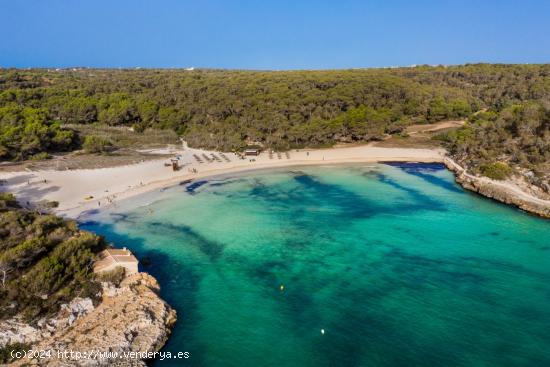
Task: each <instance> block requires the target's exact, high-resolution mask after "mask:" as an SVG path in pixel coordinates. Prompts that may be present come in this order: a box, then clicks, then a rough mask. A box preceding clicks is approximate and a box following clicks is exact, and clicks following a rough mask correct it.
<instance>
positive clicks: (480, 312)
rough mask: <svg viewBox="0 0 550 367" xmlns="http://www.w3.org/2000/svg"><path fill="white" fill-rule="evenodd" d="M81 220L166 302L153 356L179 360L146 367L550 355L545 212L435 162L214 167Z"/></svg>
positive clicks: (543, 360) (490, 360)
mask: <svg viewBox="0 0 550 367" xmlns="http://www.w3.org/2000/svg"><path fill="white" fill-rule="evenodd" d="M82 227H83V228H84V229H87V230H90V231H93V232H96V233H98V234H101V235H104V236H105V237H106V238H107V239H108V240H109V241H111V242H113V243H114V244H115V245H116V246H117V247H123V246H126V247H128V248H130V249H131V250H132V251H134V253H136V255H137V256H138V258H139V259H140V260H142V263H143V264H147V266H143V267H142V270H143V271H147V272H149V273H151V274H152V275H153V276H154V277H156V278H157V280H158V281H159V283H160V285H161V287H162V297H163V298H164V299H165V300H166V301H167V302H168V303H169V304H170V305H172V306H173V307H174V308H175V309H176V310H177V312H178V322H177V324H176V326H175V328H174V330H173V333H172V335H171V338H170V340H169V341H168V343H167V345H166V347H165V348H164V349H163V351H170V352H172V353H177V352H185V351H187V352H189V353H190V355H191V357H190V358H189V359H187V360H184V361H182V360H167V359H165V360H162V361H161V360H157V361H153V365H155V366H179V365H182V364H183V365H189V366H499V367H500V366H545V365H550V348H548V346H549V345H550V327H549V326H550V307H549V306H548V305H549V304H550V235H549V234H550V221H547V220H543V219H539V218H536V217H533V216H530V215H528V214H526V213H523V212H521V211H519V210H517V209H515V208H513V207H509V206H505V205H502V204H499V203H496V202H493V201H491V200H488V199H485V198H482V197H480V196H477V195H474V194H471V193H468V192H465V191H464V190H462V189H461V188H460V187H459V186H458V185H456V184H455V183H454V178H453V176H452V174H451V173H450V172H448V171H447V170H445V169H444V168H443V166H441V165H433V164H429V165H426V164H360V165H345V166H327V167H323V166H315V167H299V168H296V167H293V168H292V169H277V170H269V171H254V172H247V173H245V174H241V175H233V176H225V177H216V178H213V179H207V180H204V181H201V182H200V184H193V183H191V184H190V185H187V186H175V187H172V188H169V189H166V190H163V191H162V192H154V193H149V194H144V195H142V196H141V197H139V198H133V199H130V200H127V201H125V202H122V203H120V204H119V205H118V206H117V208H109V209H106V210H102V211H100V212H98V213H95V214H93V215H91V216H90V217H89V218H87V221H86V222H84V223H83V224H82ZM144 260H146V261H144ZM281 285H282V286H283V289H281ZM321 329H323V330H324V331H325V333H324V334H322V333H321Z"/></svg>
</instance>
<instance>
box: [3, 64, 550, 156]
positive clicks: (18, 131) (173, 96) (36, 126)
mask: <svg viewBox="0 0 550 367" xmlns="http://www.w3.org/2000/svg"><path fill="white" fill-rule="evenodd" d="M549 101H550V65H488V64H478V65H464V66H451V67H444V66H439V67H429V66H419V67H412V68H393V69H356V70H355V69H354V70H330V71H283V72H270V71H238V70H233V71H229V70H193V71H187V70H169V69H162V70H154V69H150V70H144V69H136V70H130V69H122V70H115V69H62V70H46V69H31V70H18V69H2V70H0V124H1V125H0V127H1V135H0V156H1V157H0V159H1V158H4V159H20V158H27V157H32V156H35V155H36V154H37V153H39V152H43V151H56V150H63V149H72V148H74V147H75V146H76V145H77V144H76V143H78V142H83V141H84V139H76V136H75V134H74V133H73V132H72V131H70V130H68V129H64V128H63V124H73V126H74V124H103V125H109V126H127V127H133V128H134V131H136V132H138V133H139V132H144V131H146V129H148V128H154V129H172V130H174V131H176V132H177V133H178V134H180V135H181V136H183V137H184V138H185V139H186V140H187V141H188V142H189V144H190V145H191V146H197V147H207V148H215V149H224V150H231V149H239V148H242V147H243V146H244V145H246V143H247V142H250V141H254V142H260V143H262V144H264V145H265V146H268V147H272V148H276V149H288V148H291V147H302V146H325V145H331V144H334V143H337V142H351V141H368V140H373V139H380V138H381V137H383V136H384V135H385V134H393V133H398V132H400V131H401V129H402V128H403V127H404V126H407V125H409V124H412V123H424V122H436V121H441V120H446V119H458V118H468V117H471V116H472V115H473V114H474V113H475V112H476V111H479V110H483V111H487V112H486V113H483V114H478V115H475V116H473V117H472V119H471V122H470V124H469V125H468V127H466V128H464V129H463V130H462V131H461V132H459V133H458V135H457V136H454V137H453V136H450V137H447V138H446V139H447V140H448V141H449V143H450V144H451V145H452V150H453V152H454V154H457V155H464V154H474V155H475V157H474V158H475V159H474V160H479V161H480V162H481V161H487V160H490V159H495V158H496V157H497V156H502V155H510V156H511V158H510V160H511V162H518V163H521V164H534V165H540V163H541V162H542V161H545V160H548V157H547V151H548V149H547V148H548V136H547V122H546V120H547V119H546V117H544V116H545V112H544V111H547V109H545V108H546V107H545V106H547V104H548V103H549ZM145 133H146V132H145ZM497 136H498V137H497ZM472 139H473V140H472ZM479 139H481V140H479ZM506 139H512V140H513V144H507V143H506V142H505V140H506ZM472 141H479V142H482V144H480V146H479V147H474V145H475V144H473V143H472ZM462 144H464V145H462Z"/></svg>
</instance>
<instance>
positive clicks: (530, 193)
mask: <svg viewBox="0 0 550 367" xmlns="http://www.w3.org/2000/svg"><path fill="white" fill-rule="evenodd" d="M444 163H445V165H446V166H447V168H448V169H449V170H451V171H453V172H454V173H455V177H456V181H457V182H458V183H459V184H460V185H461V186H462V187H464V188H465V189H467V190H470V191H474V192H477V193H479V194H481V195H483V196H486V197H489V198H492V199H495V200H497V201H500V202H502V203H505V204H510V205H515V206H517V207H518V208H520V209H522V210H525V211H527V212H529V213H533V214H536V215H539V216H541V217H543V218H550V200H548V199H547V197H546V194H544V193H542V192H540V190H537V188H536V187H533V186H531V187H523V186H525V184H524V183H522V182H519V180H518V181H515V182H514V181H507V182H500V181H495V180H491V179H489V178H487V177H478V176H473V175H471V174H469V173H468V172H467V171H466V170H465V169H464V168H463V167H461V166H460V165H459V164H457V163H456V162H455V161H453V160H452V159H450V158H448V157H447V158H445V160H444Z"/></svg>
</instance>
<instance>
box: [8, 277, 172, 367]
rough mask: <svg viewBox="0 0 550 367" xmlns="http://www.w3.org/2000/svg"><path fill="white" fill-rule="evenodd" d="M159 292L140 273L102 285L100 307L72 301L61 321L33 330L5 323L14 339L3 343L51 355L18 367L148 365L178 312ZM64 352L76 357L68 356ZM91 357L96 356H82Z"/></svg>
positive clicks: (17, 323) (18, 323)
mask: <svg viewBox="0 0 550 367" xmlns="http://www.w3.org/2000/svg"><path fill="white" fill-rule="evenodd" d="M158 292H159V285H158V283H157V281H156V280H155V278H153V277H152V276H150V275H149V274H146V273H137V274H134V275H131V276H129V277H127V278H126V279H124V280H123V281H122V282H121V284H120V286H118V287H115V286H113V285H112V284H110V283H103V294H102V301H101V302H100V303H99V305H97V307H94V306H93V304H92V303H91V300H89V299H74V300H73V301H72V302H71V303H70V304H68V305H64V306H63V307H62V308H61V310H60V311H59V313H58V315H57V317H55V318H53V319H50V320H47V321H46V320H41V321H40V322H39V323H38V325H36V326H35V327H31V326H29V325H25V324H24V323H22V322H21V321H18V320H16V321H14V320H11V321H10V322H12V324H9V323H7V322H4V323H2V325H0V334H5V335H6V338H5V339H11V340H4V345H5V344H12V343H14V342H23V343H28V344H31V345H32V349H33V350H40V351H51V353H49V354H48V355H47V356H46V357H45V358H35V359H20V360H17V361H15V362H14V363H13V364H14V365H28V364H31V365H40V366H75V365H83V366H113V365H116V366H141V365H143V366H144V365H145V363H144V362H143V360H142V359H141V357H142V356H144V355H145V353H152V352H157V351H159V350H160V349H161V348H162V346H163V345H164V343H165V342H166V340H167V339H168V336H169V334H170V329H171V327H172V325H173V324H174V323H175V321H176V312H175V311H174V310H173V309H172V308H171V307H170V306H169V305H168V304H167V303H166V302H164V301H163V300H162V299H161V298H160V297H159V296H158ZM8 329H9V330H11V331H10V332H9V333H7V332H6V333H4V331H7V330H8ZM7 335H9V336H10V337H9V338H8V337H7ZM6 341H7V343H6ZM64 351H69V352H70V351H73V354H72V356H71V355H68V354H65V355H64V354H63V353H64ZM88 352H93V354H89V355H86V356H85V355H84V354H83V353H88ZM128 352H137V353H136V354H133V355H131V356H130V355H128V354H127V353H128ZM79 353H80V354H79Z"/></svg>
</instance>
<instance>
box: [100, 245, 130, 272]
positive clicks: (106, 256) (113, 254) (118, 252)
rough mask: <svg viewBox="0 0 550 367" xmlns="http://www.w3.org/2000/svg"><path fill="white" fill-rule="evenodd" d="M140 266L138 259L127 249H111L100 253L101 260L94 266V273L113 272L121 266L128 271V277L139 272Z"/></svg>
mask: <svg viewBox="0 0 550 367" xmlns="http://www.w3.org/2000/svg"><path fill="white" fill-rule="evenodd" d="M138 264H139V261H138V259H136V257H135V256H134V255H133V254H132V252H131V251H130V250H128V249H127V248H126V247H124V248H123V249H116V248H109V249H106V250H103V251H101V252H100V253H99V260H97V261H96V262H95V264H94V273H102V272H107V271H111V270H114V269H115V268H116V267H118V266H120V267H123V268H124V269H125V270H126V275H132V274H136V273H137V272H138Z"/></svg>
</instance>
